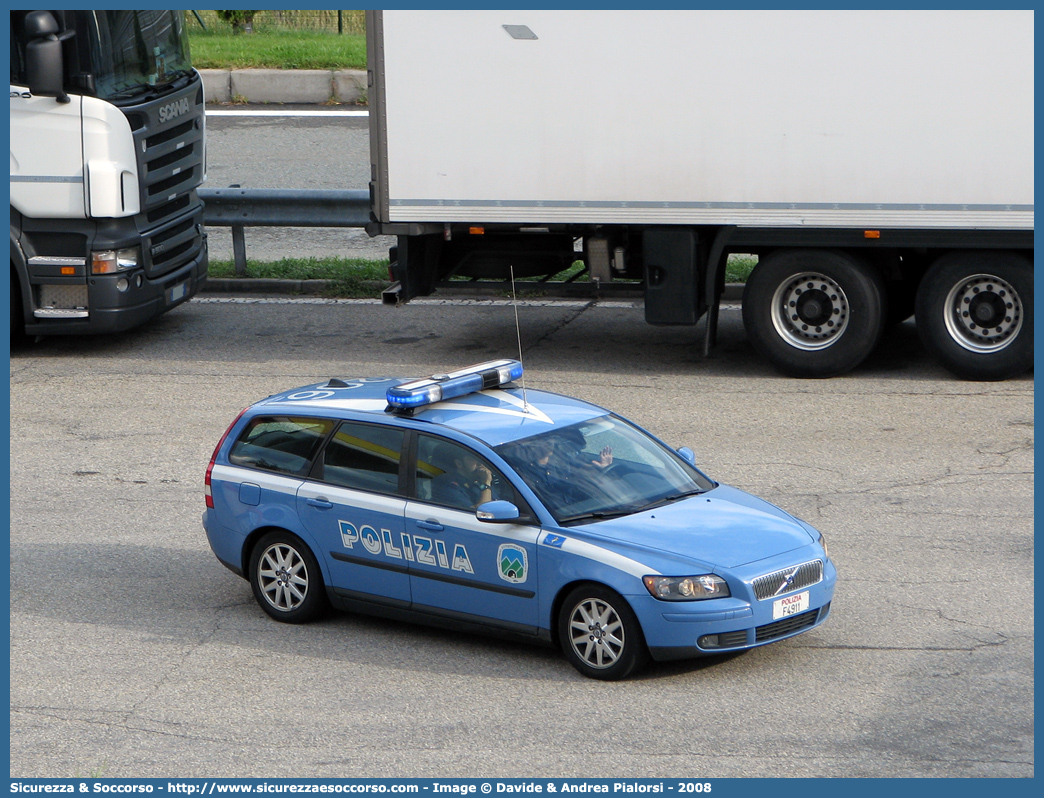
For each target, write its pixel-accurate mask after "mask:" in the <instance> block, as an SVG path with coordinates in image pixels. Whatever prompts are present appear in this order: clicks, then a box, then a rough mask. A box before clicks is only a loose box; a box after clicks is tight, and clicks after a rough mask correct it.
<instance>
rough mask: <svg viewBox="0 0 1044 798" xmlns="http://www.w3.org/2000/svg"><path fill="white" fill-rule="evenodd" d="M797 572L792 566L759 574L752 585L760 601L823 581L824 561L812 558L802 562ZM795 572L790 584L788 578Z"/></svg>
mask: <svg viewBox="0 0 1044 798" xmlns="http://www.w3.org/2000/svg"><path fill="white" fill-rule="evenodd" d="M796 567H797V572H796V573H794V566H791V567H790V568H784V569H782V570H780V571H774V572H773V573H771V574H765V575H764V576H759V577H758V578H757V579H755V580H754V581H753V582H751V585H752V586H753V588H754V595H755V596H757V598H758V600H759V601H764V600H765V599H769V598H772V597H774V596H777V595H781V594H783V593H789V592H790V591H792V590H800V589H801V588H803V587H808V586H809V585H814V584H816V583H818V582H822V581H823V561H822V560H811V561H810V562H805V563H802V564H801V565H798V566H796ZM791 574H793V578H792V579H791V581H790V583H789V584H786V583H787V580H788V578H790V577H791ZM785 584H786V588H785V589H784V590H780V588H781V587H783V585H785Z"/></svg>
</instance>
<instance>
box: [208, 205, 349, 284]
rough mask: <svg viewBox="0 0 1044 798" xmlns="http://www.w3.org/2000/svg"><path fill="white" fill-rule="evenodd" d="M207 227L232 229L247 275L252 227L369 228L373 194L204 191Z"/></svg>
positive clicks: (241, 271)
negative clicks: (248, 238) (246, 231)
mask: <svg viewBox="0 0 1044 798" xmlns="http://www.w3.org/2000/svg"><path fill="white" fill-rule="evenodd" d="M199 198H200V199H201V200H203V203H204V209H203V223H204V224H205V225H210V226H212V227H231V228H232V257H233V260H234V261H235V264H236V274H238V275H240V276H243V275H246V236H245V235H244V232H243V231H244V229H245V228H247V227H365V226H366V225H367V224H368V223H369V222H370V192H369V191H365V190H345V191H334V190H321V191H320V190H317V191H312V190H310V189H278V188H240V187H239V186H230V187H229V188H202V189H200V190H199Z"/></svg>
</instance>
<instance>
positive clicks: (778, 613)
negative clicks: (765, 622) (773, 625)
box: [772, 590, 808, 620]
mask: <svg viewBox="0 0 1044 798" xmlns="http://www.w3.org/2000/svg"><path fill="white" fill-rule="evenodd" d="M807 609H808V591H807V590H806V591H805V592H804V593H798V594H796V595H793V596H787V597H786V598H781V599H776V600H775V601H773V602H772V619H773V620H776V619H777V618H786V617H788V616H790V615H797V614H798V613H799V612H804V611H805V610H807Z"/></svg>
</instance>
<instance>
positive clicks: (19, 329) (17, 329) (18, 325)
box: [11, 263, 25, 344]
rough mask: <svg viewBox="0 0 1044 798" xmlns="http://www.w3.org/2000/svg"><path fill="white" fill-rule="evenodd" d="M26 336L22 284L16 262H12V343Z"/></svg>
mask: <svg viewBox="0 0 1044 798" xmlns="http://www.w3.org/2000/svg"><path fill="white" fill-rule="evenodd" d="M23 338H25V318H24V316H23V313H22V285H21V283H20V282H18V275H17V274H16V273H15V270H14V264H13V263H12V264H11V343H12V344H14V343H19V342H21V341H22V339H23Z"/></svg>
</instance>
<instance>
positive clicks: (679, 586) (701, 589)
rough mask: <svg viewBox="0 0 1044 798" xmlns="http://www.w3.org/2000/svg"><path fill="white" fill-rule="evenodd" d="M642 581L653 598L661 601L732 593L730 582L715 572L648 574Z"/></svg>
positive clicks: (699, 599) (721, 595) (713, 597)
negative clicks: (695, 574)
mask: <svg viewBox="0 0 1044 798" xmlns="http://www.w3.org/2000/svg"><path fill="white" fill-rule="evenodd" d="M642 581H643V582H644V583H645V587H646V588H647V589H648V591H649V592H650V593H652V595H653V598H658V599H660V600H661V601H701V600H702V599H715V598H725V597H726V596H728V595H730V593H729V585H728V582H726V581H725V580H724V579H722V578H721V577H720V576H716V575H715V574H702V575H700V576H646V577H643V578H642Z"/></svg>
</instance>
